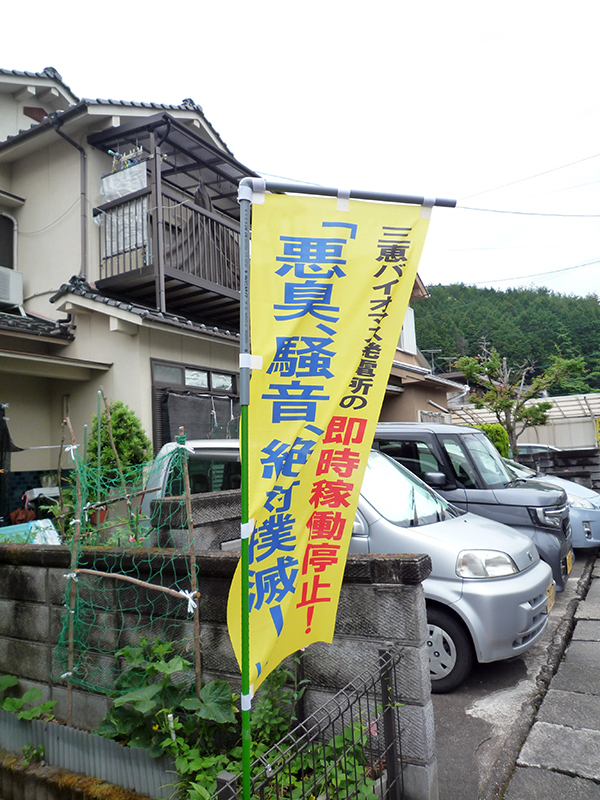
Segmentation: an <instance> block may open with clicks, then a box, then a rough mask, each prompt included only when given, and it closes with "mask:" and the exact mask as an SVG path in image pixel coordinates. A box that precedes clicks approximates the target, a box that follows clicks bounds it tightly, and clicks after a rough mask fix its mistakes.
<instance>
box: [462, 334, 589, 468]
mask: <svg viewBox="0 0 600 800" xmlns="http://www.w3.org/2000/svg"><path fill="white" fill-rule="evenodd" d="M455 367H456V369H458V370H460V371H461V372H462V373H463V374H464V375H465V376H466V377H467V378H468V380H470V381H474V382H475V383H477V384H478V386H479V387H481V389H482V393H481V394H474V395H473V396H471V397H470V401H471V402H472V403H473V405H475V406H476V407H477V408H487V409H489V410H490V411H492V412H493V413H494V414H495V415H496V419H497V420H498V422H499V423H500V424H501V425H502V426H503V427H504V429H505V430H506V432H507V434H508V440H509V442H510V447H511V450H512V452H513V453H515V454H516V453H518V445H517V439H518V438H519V436H520V435H521V434H522V433H523V431H524V430H525V429H526V428H529V427H533V426H536V425H546V423H547V422H548V411H549V410H550V409H551V408H552V403H551V402H549V401H548V400H540V401H539V402H537V403H529V404H528V401H531V400H534V399H535V398H539V397H540V396H541V395H542V394H543V393H544V392H547V391H548V390H549V389H551V388H552V387H553V386H555V385H557V384H559V383H561V382H563V381H564V380H565V378H566V377H567V376H572V375H581V374H582V373H583V372H584V370H585V365H584V360H583V357H582V356H577V357H576V358H563V357H562V356H560V355H556V356H554V357H553V358H552V362H551V364H550V366H549V367H547V368H546V369H545V370H543V371H539V370H537V369H536V367H535V364H534V363H533V362H531V361H525V362H523V363H522V364H521V365H520V366H517V367H509V365H508V360H507V359H506V357H502V356H500V354H499V353H498V351H497V350H496V349H495V348H493V347H492V348H491V349H490V350H488V349H487V347H485V345H484V347H483V349H482V354H481V355H480V356H479V357H477V358H473V357H472V356H465V357H463V358H459V359H458V361H457V362H456V364H455ZM536 373H537V374H536ZM528 381H530V383H528Z"/></svg>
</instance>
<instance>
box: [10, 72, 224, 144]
mask: <svg viewBox="0 0 600 800" xmlns="http://www.w3.org/2000/svg"><path fill="white" fill-rule="evenodd" d="M0 75H14V76H15V77H24V78H34V79H38V80H39V79H43V78H50V79H51V80H56V81H58V82H59V83H60V84H61V85H62V86H63V87H64V88H65V90H66V91H68V92H69V93H70V94H72V95H73V97H77V95H76V94H75V93H74V92H73V91H72V90H71V89H70V88H69V87H68V86H67V85H66V84H65V83H64V82H63V79H62V77H61V76H60V74H59V73H58V72H57V71H56V70H55V69H54V67H46V68H45V69H44V70H42V72H21V71H19V70H11V69H2V68H1V67H0ZM88 106H122V107H123V108H140V109H148V110H151V111H195V112H196V113H197V114H199V115H200V116H201V117H202V118H203V119H204V121H205V122H206V124H207V125H208V126H209V128H210V129H211V130H212V131H213V133H214V134H215V136H217V138H218V139H219V142H220V143H221V144H222V145H223V147H224V148H225V149H226V150H227V152H228V153H230V154H231V155H232V153H231V150H230V149H229V148H228V147H227V145H226V144H225V142H224V141H223V139H222V138H221V135H220V134H219V132H218V131H217V130H216V129H215V127H214V126H213V125H211V123H210V122H209V121H208V120H207V119H206V117H205V116H204V112H203V111H202V107H201V106H199V105H198V104H197V103H195V102H194V101H193V100H192V99H191V98H189V97H186V98H185V99H184V100H182V101H181V103H179V104H169V103H144V102H137V101H133V100H111V99H109V100H104V99H102V98H87V97H86V98H80V99H78V102H77V103H76V104H75V105H71V106H69V108H67V109H65V110H64V111H57V112H55V113H56V116H57V118H60V117H61V116H63V115H64V114H70V113H72V112H73V111H74V110H75V109H77V110H84V109H85V108H86V107H88ZM49 124H50V123H49V122H48V118H45V120H44V121H43V122H40V123H34V124H33V125H31V127H30V128H26V129H23V130H21V131H19V133H18V134H16V135H15V136H9V137H8V138H7V139H6V142H7V143H8V142H11V141H14V140H15V139H16V138H18V137H19V136H21V135H23V134H27V133H30V132H32V131H34V130H36V129H37V128H39V127H40V126H43V127H47V126H48V125H49Z"/></svg>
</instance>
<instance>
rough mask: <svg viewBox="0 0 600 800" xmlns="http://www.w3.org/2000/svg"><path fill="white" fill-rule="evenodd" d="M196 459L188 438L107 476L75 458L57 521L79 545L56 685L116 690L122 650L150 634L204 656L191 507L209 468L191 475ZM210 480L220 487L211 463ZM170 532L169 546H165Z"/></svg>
mask: <svg viewBox="0 0 600 800" xmlns="http://www.w3.org/2000/svg"><path fill="white" fill-rule="evenodd" d="M188 455H189V454H188V452H187V450H186V447H185V437H182V439H181V441H180V442H179V444H178V445H174V446H173V450H172V451H171V452H170V453H168V454H167V455H165V456H164V457H163V458H159V459H156V460H154V461H152V462H148V463H145V464H140V465H138V466H136V467H131V468H127V469H116V468H115V469H106V468H102V469H98V468H97V467H95V466H90V465H89V464H86V463H84V461H83V460H81V459H79V458H78V457H77V456H76V457H75V463H74V469H73V470H72V473H71V478H70V488H69V489H68V490H67V491H66V492H64V493H63V496H62V498H61V499H62V502H61V506H60V507H58V508H57V511H56V514H57V519H56V522H55V524H56V527H57V528H58V529H59V533H61V535H62V537H63V541H70V546H71V570H70V572H69V573H68V574H67V575H66V576H65V578H66V589H65V599H64V604H65V613H64V615H63V620H62V629H61V632H60V636H59V639H58V643H57V646H56V648H55V653H54V678H55V680H60V679H61V678H62V679H63V680H67V681H68V682H69V683H71V684H72V685H75V686H79V687H81V688H84V689H86V690H89V691H96V692H104V693H110V692H111V691H112V689H113V686H114V682H115V679H116V678H117V677H118V674H119V668H120V667H119V663H118V659H116V658H115V653H117V652H118V651H119V650H120V649H121V648H123V647H126V646H137V645H138V644H139V642H140V639H141V638H143V637H146V638H148V639H150V640H154V639H162V640H163V641H169V642H172V643H173V644H174V645H175V648H176V649H177V650H178V651H179V652H180V653H181V654H182V655H186V656H187V657H191V656H193V654H194V652H195V651H197V650H198V648H199V642H198V641H195V638H197V637H195V636H194V623H193V620H194V615H195V614H197V613H198V612H197V610H196V609H195V605H196V601H197V594H196V585H197V573H196V569H195V545H194V544H193V521H192V520H191V513H190V510H191V494H192V492H193V488H195V489H197V488H198V485H199V484H200V483H201V476H202V473H203V469H202V468H198V470H196V472H194V475H193V476H191V475H190V470H189V468H188ZM217 471H218V470H217ZM223 472H224V469H223V468H221V473H223ZM196 473H197V474H196ZM204 473H205V474H204V475H203V477H204V478H205V479H206V481H207V483H208V482H209V481H210V482H211V483H212V484H216V483H218V481H219V477H218V475H217V474H213V471H211V470H210V464H208V466H207V465H204ZM221 480H222V474H221ZM192 481H195V482H196V486H195V487H192ZM204 491H207V489H204ZM163 496H165V497H166V500H165V501H164V502H159V503H156V502H153V500H155V498H156V497H163ZM175 533H176V534H177V535H175ZM169 534H170V535H169ZM161 535H162V536H166V538H167V539H168V544H169V547H166V548H165V547H161V546H159V545H160V541H159V540H160V536H161ZM191 660H192V661H193V660H194V659H193V657H191Z"/></svg>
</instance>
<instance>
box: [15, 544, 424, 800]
mask: <svg viewBox="0 0 600 800" xmlns="http://www.w3.org/2000/svg"><path fill="white" fill-rule="evenodd" d="M86 552H87V553H88V557H92V553H93V551H92V550H91V549H89V550H86ZM101 552H102V553H105V554H106V558H107V559H108V560H109V561H110V559H111V557H112V551H110V550H108V549H103V550H102V551H101ZM115 555H117V554H115ZM118 557H119V563H120V567H121V569H122V570H130V571H131V570H135V574H136V576H138V577H141V578H142V579H143V578H144V574H145V571H146V569H147V568H148V566H149V559H151V560H154V561H156V560H160V559H162V558H163V554H162V553H161V552H160V551H155V550H152V551H150V553H148V554H142V555H140V553H139V551H138V553H137V555H136V553H135V552H130V553H125V554H121V555H119V556H118ZM164 557H165V558H169V559H170V558H171V556H170V554H169V551H166V553H165V555H164ZM85 558H86V556H83V557H82V558H81V559H80V561H79V564H80V566H82V567H83V566H85V563H84V562H85ZM237 561H238V557H237V556H236V555H235V554H234V553H221V552H219V551H213V552H204V553H202V554H197V565H198V580H199V587H200V590H201V597H200V600H199V603H200V606H199V607H200V624H201V631H200V633H201V642H202V659H203V671H204V674H205V676H206V678H207V679H211V678H217V677H220V678H227V679H229V680H231V681H232V682H233V685H234V686H235V685H236V684H238V682H239V671H238V668H237V662H236V660H235V657H234V654H233V651H232V648H231V644H230V641H229V636H228V634H227V629H226V605H227V604H226V598H227V594H228V590H229V584H230V582H231V578H232V575H233V572H234V570H235V567H236V565H237ZM69 565H70V554H69V551H68V549H67V548H63V547H32V546H24V547H19V546H14V545H13V546H7V545H0V673H3V674H12V675H17V676H18V677H19V678H20V679H21V684H22V687H23V688H25V687H30V686H39V687H40V688H41V689H42V691H43V694H44V699H54V700H57V706H56V707H55V714H56V717H57V718H58V719H61V720H64V719H65V718H66V707H67V690H66V684H65V681H64V680H62V679H61V677H60V676H57V675H54V676H53V666H54V657H53V651H54V647H55V644H56V642H57V639H58V636H59V632H60V630H61V628H62V618H63V615H64V613H65V612H64V608H63V602H64V598H65V587H66V580H65V573H66V572H68V571H69ZM157 566H158V563H157V564H154V567H157ZM175 568H176V570H177V572H180V571H183V570H187V566H186V559H185V558H180V559H179V562H177V565H176V566H175ZM430 570H431V561H430V559H429V557H428V556H424V555H422V556H395V555H394V556H388V555H383V556H379V555H368V556H365V555H360V556H359V555H352V556H349V558H348V562H347V565H346V570H345V575H344V582H343V586H342V592H341V597H340V605H339V610H338V614H337V619H336V629H335V636H334V640H333V643H332V644H331V645H328V644H324V643H316V644H313V645H311V646H310V647H309V648H308V649H307V650H306V652H305V653H304V654H303V666H304V673H305V676H306V677H307V678H308V679H309V681H310V685H309V689H308V692H307V695H306V705H307V708H306V711H307V713H311V712H312V711H314V710H316V709H318V708H320V707H322V704H323V703H324V702H326V701H327V700H328V699H330V698H331V696H332V695H333V694H335V693H336V692H337V691H339V690H340V689H342V688H343V687H344V686H345V685H346V684H347V683H349V682H350V681H352V680H354V679H356V677H357V676H359V675H361V674H362V673H363V672H364V671H365V670H366V669H368V668H371V667H372V665H373V664H375V663H376V661H377V658H378V654H379V650H380V649H384V648H389V647H395V648H399V649H400V650H401V653H402V663H401V665H400V669H399V685H398V692H399V695H400V697H399V698H398V699H399V700H400V701H401V702H402V707H401V710H400V718H401V719H400V722H401V727H402V759H403V762H404V785H405V797H406V798H407V800H436V799H437V796H438V793H437V769H436V757H435V733H434V719H433V706H432V702H431V694H430V682H429V667H428V657H427V651H426V632H427V628H426V613H425V600H424V595H423V589H422V585H421V584H422V581H423V580H425V578H426V577H427V576H428V575H429V572H430ZM182 574H183V573H182ZM80 591H84V590H82V589H80ZM89 599H90V598H89ZM107 602H110V601H109V598H108V596H105V597H104V600H103V605H102V610H103V611H104V612H108V613H109V614H110V613H111V611H114V609H111V608H110V607H108V606H106V603H107ZM173 608H180V610H181V611H180V613H179V612H177V611H173V612H172V613H173V614H175V613H178V616H177V618H172V619H171V624H173V625H175V626H176V628H175V629H174V630H178V634H177V635H178V636H179V635H181V637H183V638H187V639H188V640H190V641H191V640H192V625H193V623H192V622H191V620H190V619H189V618H188V617H187V615H186V613H185V608H186V603H185V602H182V603H181V605H180V606H174V607H173ZM140 610H141V612H142V614H143V611H144V605H143V601H142V603H141V605H140ZM142 622H143V619H142ZM112 635H114V634H112ZM110 636H111V633H110V631H108V630H107V631H106V632H105V634H103V642H104V643H105V644H106V643H107V638H106V637H109V638H110ZM135 636H136V633H135V631H134V630H132V631H128V630H127V631H124V633H123V638H121V639H119V643H118V644H117V642H116V641H115V642H114V650H117V649H118V647H122V646H123V645H124V644H127V643H135ZM108 649H110V647H109V648H108ZM101 663H103V664H104V669H106V670H109V671H111V670H112V671H113V672H115V674H116V671H118V669H119V666H118V664H117V662H115V661H114V659H109V658H106V659H104V660H103V661H102V662H101ZM107 707H108V701H107V699H106V697H104V696H103V695H99V694H93V693H90V692H83V691H81V690H78V689H76V690H75V691H74V692H73V725H74V726H75V727H81V728H84V729H88V730H89V729H90V728H93V727H94V726H96V725H97V724H98V722H99V721H100V719H101V718H102V717H103V716H104V714H105V713H106V710H107Z"/></svg>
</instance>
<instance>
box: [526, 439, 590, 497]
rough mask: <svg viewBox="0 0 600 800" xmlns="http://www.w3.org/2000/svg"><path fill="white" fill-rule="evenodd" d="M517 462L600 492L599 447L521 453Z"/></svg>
mask: <svg viewBox="0 0 600 800" xmlns="http://www.w3.org/2000/svg"><path fill="white" fill-rule="evenodd" d="M515 460H516V461H520V462H521V464H525V465H526V466H528V467H531V468H532V469H536V470H538V471H539V472H542V473H544V474H546V475H554V476H556V477H557V478H564V479H565V480H567V481H574V482H575V483H580V484H582V485H583V486H587V488H588V489H595V490H597V491H598V490H600V451H599V450H598V448H597V447H586V448H582V449H579V450H546V451H543V452H540V453H519V455H518V456H517V457H516V459H515Z"/></svg>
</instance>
